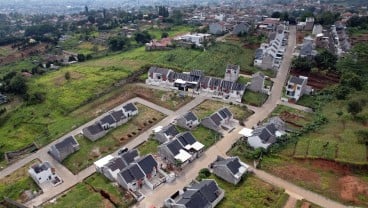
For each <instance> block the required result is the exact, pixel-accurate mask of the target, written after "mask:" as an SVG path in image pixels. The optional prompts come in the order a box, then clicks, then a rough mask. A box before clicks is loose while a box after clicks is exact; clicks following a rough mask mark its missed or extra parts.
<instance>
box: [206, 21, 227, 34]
mask: <svg viewBox="0 0 368 208" xmlns="http://www.w3.org/2000/svg"><path fill="white" fill-rule="evenodd" d="M226 31H227V30H226V25H225V22H215V23H211V24H210V25H209V33H210V34H212V35H223V34H224V33H226Z"/></svg>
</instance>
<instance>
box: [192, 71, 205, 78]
mask: <svg viewBox="0 0 368 208" xmlns="http://www.w3.org/2000/svg"><path fill="white" fill-rule="evenodd" d="M190 75H191V76H196V77H202V76H203V71H202V70H192V71H191V72H190Z"/></svg>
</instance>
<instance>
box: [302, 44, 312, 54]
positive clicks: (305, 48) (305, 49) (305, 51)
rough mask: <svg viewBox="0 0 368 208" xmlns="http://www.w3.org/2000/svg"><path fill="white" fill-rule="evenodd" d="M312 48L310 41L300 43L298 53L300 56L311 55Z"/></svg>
mask: <svg viewBox="0 0 368 208" xmlns="http://www.w3.org/2000/svg"><path fill="white" fill-rule="evenodd" d="M312 50H313V44H312V42H306V43H304V44H303V45H302V48H301V49H300V55H301V56H310V55H312Z"/></svg>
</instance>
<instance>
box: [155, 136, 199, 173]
mask: <svg viewBox="0 0 368 208" xmlns="http://www.w3.org/2000/svg"><path fill="white" fill-rule="evenodd" d="M158 153H159V155H160V156H161V158H162V159H163V160H165V161H167V162H168V163H170V164H173V165H178V166H181V167H183V166H185V165H187V164H188V163H189V162H190V161H191V160H193V159H194V158H193V156H192V155H191V154H190V153H189V152H188V151H187V150H186V149H185V148H184V146H183V145H182V144H181V143H180V142H179V140H178V139H174V140H172V141H168V142H166V143H164V144H161V145H160V146H158Z"/></svg>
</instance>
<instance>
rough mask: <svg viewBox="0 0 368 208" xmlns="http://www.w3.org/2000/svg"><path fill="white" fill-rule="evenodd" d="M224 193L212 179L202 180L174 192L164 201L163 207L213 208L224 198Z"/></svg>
mask: <svg viewBox="0 0 368 208" xmlns="http://www.w3.org/2000/svg"><path fill="white" fill-rule="evenodd" d="M224 196H225V192H224V190H222V189H221V188H220V187H219V186H218V185H217V183H216V181H215V180H213V179H204V180H202V181H201V182H196V183H194V184H193V185H191V186H189V187H185V188H184V189H183V190H180V191H177V192H175V193H174V194H173V195H171V196H170V198H168V199H166V200H165V201H164V206H165V207H178V208H179V207H180V208H198V207H201V208H213V207H216V205H217V204H218V203H220V201H221V200H222V199H223V198H224Z"/></svg>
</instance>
